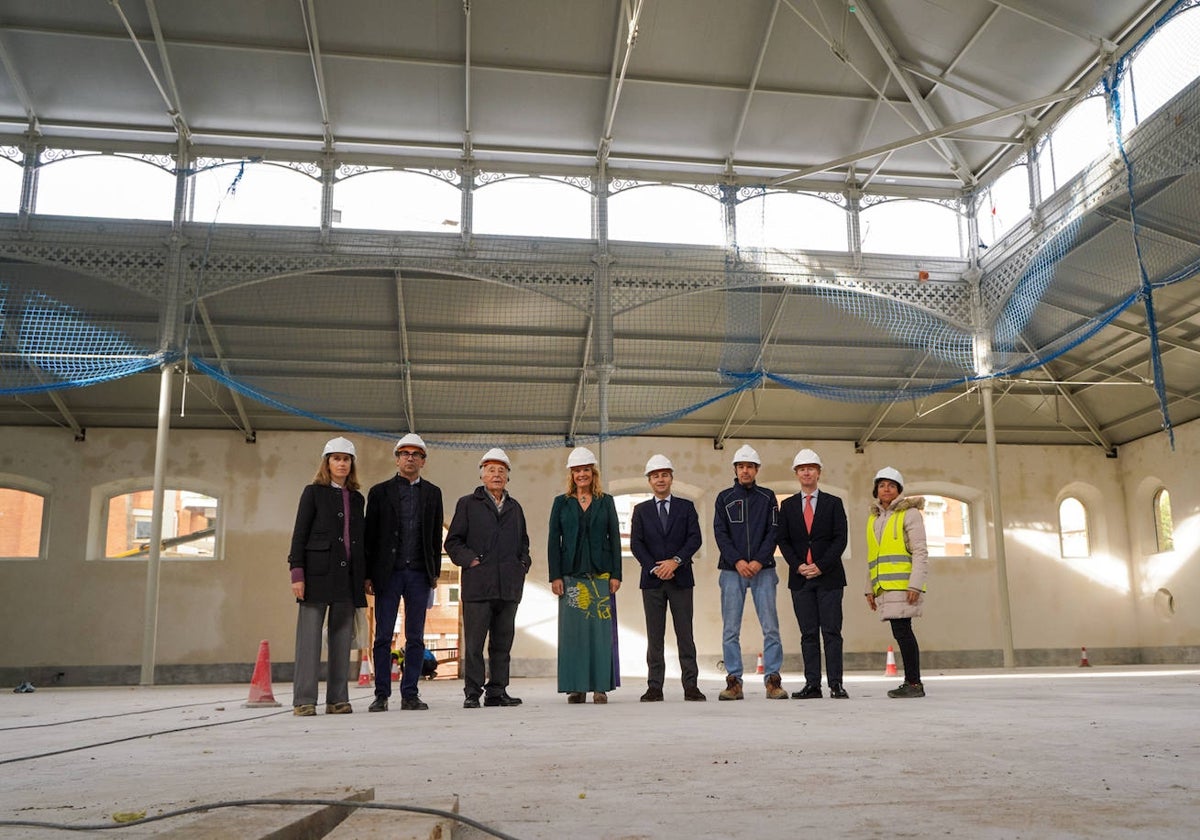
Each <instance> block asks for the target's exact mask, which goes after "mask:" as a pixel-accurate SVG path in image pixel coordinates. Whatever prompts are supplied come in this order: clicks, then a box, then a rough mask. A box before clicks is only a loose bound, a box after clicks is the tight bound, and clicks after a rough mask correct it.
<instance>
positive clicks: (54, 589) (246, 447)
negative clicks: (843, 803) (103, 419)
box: [0, 423, 1200, 684]
mask: <svg viewBox="0 0 1200 840" xmlns="http://www.w3.org/2000/svg"><path fill="white" fill-rule="evenodd" d="M329 436H330V435H329V434H326V433H308V432H260V433H259V435H258V440H257V443H255V444H247V443H245V442H244V441H243V439H242V437H241V436H240V435H238V434H234V433H225V432H211V431H172V432H171V437H170V456H169V463H168V465H167V469H166V474H167V477H168V484H169V485H170V486H176V487H184V488H189V487H190V488H197V489H201V490H204V491H206V492H209V493H211V494H213V495H216V496H217V497H219V498H220V500H221V519H220V523H219V527H218V555H219V556H218V557H217V558H215V559H211V560H165V561H164V562H163V563H162V568H161V574H160V583H159V610H158V633H157V648H156V663H157V664H158V665H159V666H164V667H168V668H174V669H176V670H175V672H176V673H177V674H183V675H187V674H192V675H193V677H191V678H194V679H204V677H203V674H204V673H206V671H205V669H206V667H207V668H208V669H209V671H208V672H209V673H214V674H215V673H216V669H217V668H218V666H223V665H228V664H229V663H240V664H246V663H253V661H254V657H255V654H256V652H257V647H258V641H259V640H260V639H267V640H269V641H270V643H271V649H272V655H273V661H274V662H276V663H279V662H290V661H291V659H292V646H293V640H294V621H295V606H294V602H293V600H292V598H291V595H290V591H289V587H288V577H287V571H286V555H287V550H288V542H289V537H290V532H291V526H292V520H293V518H294V515H295V505H296V500H297V498H298V496H299V492H300V489H301V487H302V486H303V485H304V484H305V483H307V482H308V481H310V480H311V478H312V475H313V473H314V471H315V468H316V466H317V463H318V460H319V453H320V451H321V447H322V445H323V444H324V441H325V440H326V439H327V438H328V437H329ZM154 438H155V435H154V432H153V430H122V429H93V430H89V432H88V436H87V440H86V441H85V442H82V443H76V442H74V441H73V440H72V439H71V436H70V435H69V434H68V433H66V432H63V431H61V430H51V429H41V428H6V429H5V430H4V434H3V438H2V441H0V484H2V485H7V486H25V487H35V488H39V489H40V490H41V491H43V492H47V493H48V499H47V504H46V516H47V527H46V530H45V535H46V536H45V539H44V546H43V556H42V557H40V558H38V559H4V560H0V587H2V588H3V591H4V592H5V593H7V596H8V597H7V598H6V607H5V609H4V610H3V611H2V614H0V638H3V640H4V642H5V644H3V645H2V646H0V673H5V674H19V673H25V672H30V671H31V670H32V669H36V670H38V672H39V673H45V672H46V671H47V670H53V671H55V673H58V672H61V673H64V675H65V677H64V679H63V682H64V683H68V684H69V683H72V682H74V683H79V682H88V681H136V679H137V669H138V667H139V663H140V660H141V649H142V638H143V627H144V622H145V618H146V616H145V609H144V604H145V587H146V561H145V560H144V559H127V560H103V559H98V558H97V556H96V555H97V554H98V553H99V550H98V549H97V548H96V547H95V546H96V544H97V543H96V540H95V537H94V531H95V529H96V528H98V527H100V525H101V523H100V522H99V506H98V501H97V500H98V499H100V498H101V497H103V495H104V493H103V492H96V490H95V488H97V487H103V486H106V485H108V486H111V485H113V483H114V482H120V481H123V480H132V481H135V482H139V483H141V484H142V485H143V486H149V484H150V479H151V477H152V475H153V471H154V464H153V458H154ZM1176 439H1177V445H1176V449H1175V451H1174V452H1171V451H1170V449H1169V448H1168V446H1167V442H1166V438H1165V436H1156V437H1155V438H1152V439H1148V440H1144V441H1138V442H1135V443H1133V444H1130V445H1127V446H1125V447H1123V448H1122V449H1121V451H1120V457H1119V458H1116V459H1111V458H1107V457H1105V455H1104V453H1102V452H1099V451H1097V450H1095V449H1093V448H1086V447H1060V448H1045V447H1036V448H1035V447H1001V448H1000V450H999V462H1000V480H1001V492H1002V499H1001V503H1002V507H1003V519H1004V522H1005V527H1004V529H1003V534H1004V544H1005V549H1006V552H1005V553H1006V561H1007V579H1008V587H1009V593H1010V605H1011V606H1010V614H1011V627H1012V642H1013V645H1014V647H1015V648H1016V650H1017V652H1018V664H1064V657H1065V658H1066V661H1067V662H1069V661H1070V659H1071V658H1072V657H1073V658H1075V659H1076V660H1077V657H1078V648H1079V647H1080V646H1081V645H1086V646H1087V647H1088V649H1089V652H1091V654H1092V656H1093V657H1099V656H1100V655H1102V654H1101V652H1102V651H1107V652H1108V656H1109V658H1110V659H1109V661H1114V662H1115V661H1124V662H1140V661H1180V660H1183V661H1196V656H1197V652H1198V651H1200V619H1198V618H1197V613H1196V611H1195V609H1194V607H1193V605H1194V604H1195V603H1196V602H1197V600H1198V596H1200V573H1198V572H1197V560H1198V557H1197V553H1198V552H1200V490H1198V489H1197V487H1196V482H1195V481H1194V479H1193V478H1192V475H1191V473H1192V471H1193V470H1194V467H1195V464H1196V463H1197V448H1198V446H1200V426H1198V425H1197V424H1194V423H1193V424H1190V425H1188V426H1184V427H1182V428H1180V429H1177V430H1176ZM355 440H356V443H357V445H358V447H359V453H360V457H359V475H360V480H362V481H363V483H364V485H367V486H369V485H370V484H372V483H374V482H377V481H381V480H383V479H385V478H387V477H389V476H390V475H391V474H392V472H393V469H394V468H393V462H392V459H391V455H390V447H391V442H390V441H381V440H373V439H368V438H355ZM741 442H742V441H735V440H731V441H729V442H728V445H727V446H726V448H725V449H724V450H723V451H714V449H713V446H712V443H711V441H708V440H683V439H675V438H669V439H668V438H660V439H655V438H647V437H643V438H636V439H621V440H615V441H610V442H608V443H606V444H605V445H604V446H603V447H595V448H596V449H597V450H598V451H599V454H600V455H601V458H602V461H603V470H602V473H603V475H602V477H603V480H604V483H605V487H606V489H607V490H608V491H609V492H613V493H618V494H620V493H629V492H644V491H645V490H646V483H645V480H644V478H643V477H642V468H643V465H644V463H645V460H646V458H647V457H648V456H649V455H650V454H652V453H653V452H656V451H661V452H663V453H665V454H667V455H668V456H669V457H671V459H672V460H673V461H674V464H675V475H676V485H675V490H676V492H677V493H679V494H680V495H684V496H688V497H690V498H692V499H693V500H694V501H695V502H696V504H697V506H698V508H699V511H700V518H701V527H702V532H703V534H704V540H705V544H704V546H703V547H702V549H701V551H700V553H699V554H698V556H697V558H696V569H697V575H696V576H697V590H696V625H695V626H696V639H697V647H698V649H699V653H700V662H701V668H702V669H705V670H711V669H715V668H716V666H717V663H718V661H719V660H720V658H721V618H720V611H719V604H718V601H719V599H718V589H717V571H716V561H717V555H716V551H715V547H714V543H713V540H712V516H713V509H712V504H713V499H714V498H715V496H716V493H717V492H719V491H720V490H721V489H723V488H724V487H726V486H728V485H729V484H730V483H731V482H732V481H733V474H732V466H731V463H730V461H731V458H732V453H733V451H734V450H735V449H736V447H737V445H739V444H740V443H741ZM751 443H753V445H754V446H756V448H757V449H758V451H759V453H760V455H761V456H762V458H763V460H764V466H763V468H762V470H761V472H760V474H759V482H760V484H762V485H764V486H766V487H769V488H771V489H773V490H775V491H777V492H778V493H781V494H783V493H791V492H792V491H793V490H794V489H795V488H796V480H795V478H794V476H793V475H792V473H791V471H790V469H789V466H790V463H791V458H792V455H793V454H794V452H795V451H796V450H797V449H798V448H800V445H801V444H799V443H797V442H794V441H751ZM804 445H811V446H813V448H815V449H817V451H818V452H819V453H820V454H821V456H822V458H823V460H824V462H825V468H824V472H823V476H822V482H821V486H822V489H824V490H826V491H828V492H833V493H836V494H838V495H841V496H842V497H843V499H844V500H845V502H846V507H847V511H848V514H849V518H850V548H849V550H848V557H847V569H848V573H849V577H850V581H851V583H850V587H849V588H848V590H847V593H846V601H845V613H846V620H845V628H844V636H845V640H846V652H847V666H848V667H850V668H855V667H860V668H871V669H873V668H876V667H882V661H883V651H884V650H886V648H887V646H888V644H890V643H891V636H890V632H889V629H888V627H887V625H886V624H884V623H882V622H880V621H878V620H877V619H876V617H875V615H874V614H872V613H870V612H869V610H868V609H867V608H866V605H865V599H864V598H863V597H862V591H863V586H864V583H865V568H866V560H865V549H864V545H863V542H864V541H863V537H862V534H863V533H864V530H865V523H866V508H867V503H868V501H869V497H870V487H871V479H872V476H873V475H874V473H875V471H876V470H877V469H878V468H879V467H881V466H884V465H890V466H894V467H897V468H898V469H900V470H901V471H902V472H903V473H904V475H905V478H906V482H907V483H906V486H905V488H904V489H905V493H906V494H921V493H940V494H943V495H949V496H956V497H958V498H960V499H963V500H965V501H967V502H969V503H970V505H971V506H972V507H971V509H972V516H973V520H972V521H973V531H974V535H975V546H976V548H975V555H976V556H973V557H970V558H934V559H933V561H932V563H933V571H932V578H931V582H930V587H929V595H928V598H927V605H926V614H925V616H924V618H922V619H920V620H919V622H918V624H917V631H918V638H919V639H920V641H921V645H922V652H923V658H924V659H925V663H926V665H927V667H935V668H936V667H957V666H981V665H999V664H1001V660H1000V651H1001V650H1002V649H1003V646H1004V642H1005V632H1006V631H1005V625H1004V622H1003V621H1002V611H1001V608H1000V597H999V589H998V585H997V568H998V554H999V552H998V547H997V544H996V540H995V534H994V529H993V528H992V527H991V526H992V518H993V515H992V509H991V500H990V498H989V493H988V480H987V476H988V466H987V457H986V450H985V448H984V447H982V446H972V445H959V446H948V445H943V444H909V443H906V444H886V443H875V444H871V445H869V446H868V447H867V449H866V451H865V452H864V453H862V454H857V453H855V452H854V450H853V448H852V446H851V445H850V444H849V443H846V442H825V443H822V442H804ZM479 455H480V453H479V452H476V451H473V450H472V451H460V450H451V449H442V448H434V449H432V450H431V452H430V457H429V460H428V462H427V466H426V471H425V475H426V477H427V478H428V479H429V480H431V481H433V482H434V483H435V484H438V485H439V486H440V487H441V488H442V491H443V495H444V497H445V507H446V515H447V516H449V515H450V514H451V513H452V512H453V507H454V501H455V499H457V497H458V496H460V495H463V494H465V493H469V492H471V491H472V490H473V489H474V487H475V486H476V484H477V476H478V473H477V467H476V464H477V461H478V458H479ZM510 456H511V457H512V458H513V464H514V469H513V473H512V481H511V484H510V487H509V489H510V491H511V493H512V494H513V495H514V496H515V497H516V498H518V499H519V500H520V501H521V504H522V505H523V506H524V508H525V511H526V516H527V518H528V523H529V526H530V533H531V538H532V541H533V557H534V565H533V570H532V572H531V574H530V576H529V580H528V582H527V585H526V592H525V598H524V601H523V602H522V605H521V609H520V611H519V613H518V618H517V622H518V635H517V640H516V643H515V646H514V650H513V655H514V674H517V675H526V676H541V675H548V674H552V673H553V672H554V662H555V650H556V633H557V606H556V601H555V599H554V598H553V597H552V596H551V594H550V592H549V586H548V582H547V580H546V557H545V539H546V521H547V518H548V516H549V509H550V503H551V500H552V498H553V496H554V495H555V494H556V493H559V492H562V490H563V489H564V487H565V478H566V470H565V467H564V463H565V458H566V450H565V449H554V450H530V451H514V452H511V453H510ZM1161 486H1166V487H1168V488H1169V490H1170V492H1171V499H1172V506H1173V509H1174V513H1175V523H1176V529H1175V550H1174V551H1173V552H1171V553H1169V554H1155V553H1153V552H1151V551H1148V550H1147V548H1148V546H1152V544H1153V520H1152V517H1151V504H1150V501H1149V499H1150V498H1151V497H1152V495H1153V493H1154V492H1155V490H1157V488H1159V487H1161ZM1066 495H1075V496H1077V497H1079V498H1081V499H1082V500H1083V501H1084V502H1085V504H1086V505H1087V507H1088V513H1089V522H1090V526H1091V532H1092V533H1091V539H1092V556H1091V557H1090V558H1088V559H1087V560H1072V561H1066V560H1063V559H1061V557H1060V556H1059V540H1058V525H1057V511H1058V503H1059V501H1061V499H1062V498H1064V497H1065V496H1066ZM1148 528H1149V529H1150V530H1149V532H1147V529H1148ZM1147 533H1149V535H1150V536H1149V540H1150V541H1149V542H1148V541H1147V539H1148V538H1147ZM636 571H637V570H636V568H635V566H634V562H633V561H632V560H630V561H628V565H627V571H626V573H625V577H626V579H627V584H626V586H624V587H623V588H622V590H621V593H620V595H619V596H618V601H619V624H620V628H621V644H622V654H621V662H622V670H623V672H624V673H626V674H629V675H630V676H636V675H639V674H644V673H645V664H644V633H645V622H644V619H643V615H642V609H641V605H640V601H641V599H640V596H639V594H638V590H637V585H636V581H637V576H636ZM1160 590H1166V591H1168V592H1169V595H1164V594H1163V593H1162V592H1160ZM1168 604H1170V605H1171V606H1170V608H1168V606H1167V605H1168ZM779 611H780V620H781V626H782V628H783V644H784V650H785V654H786V656H787V659H786V662H785V665H786V667H787V669H789V670H799V669H800V656H799V649H800V639H799V632H798V630H797V629H796V624H795V620H794V618H793V614H792V609H791V600H790V598H789V596H788V594H787V590H786V587H785V586H784V585H782V584H781V587H780V590H779ZM742 643H743V651H744V655H745V658H746V664H747V670H750V669H751V668H752V667H753V664H754V659H755V656H756V654H757V652H758V651H759V650H761V644H762V643H761V635H760V633H759V631H758V623H757V620H756V618H755V615H754V610H753V607H752V605H751V604H748V605H747V610H746V619H745V622H744V627H743V633H742ZM672 646H673V636H672V634H671V633H668V643H667V647H668V651H670V649H671V648H672ZM89 669H90V670H89ZM97 669H99V670H101V671H107V672H108V676H107V677H105V678H100V677H98V676H96V671H97ZM85 673H90V676H87V677H85V676H84V674H85ZM114 673H119V674H120V675H121V676H119V677H115V678H114V677H112V674H114ZM179 678H180V679H187V678H188V677H187V676H181V677H179Z"/></svg>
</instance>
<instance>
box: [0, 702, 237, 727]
mask: <svg viewBox="0 0 1200 840" xmlns="http://www.w3.org/2000/svg"><path fill="white" fill-rule="evenodd" d="M237 702H240V701H238V700H206V701H204V702H202V703H180V704H179V705H178V706H159V707H158V708H156V709H142V710H140V711H131V712H117V713H116V714H111V715H93V716H91V717H85V718H74V719H72V720H55V721H50V722H49V723H23V724H21V725H19V726H0V732H14V731H18V730H21V729H42V728H45V727H48V726H67V725H69V724H72V723H90V722H92V721H94V720H108V719H110V718H120V717H129V716H131V715H151V714H154V713H155V712H169V711H172V710H174V709H188V708H191V707H192V706H214V705H215V706H220V705H229V704H231V703H237Z"/></svg>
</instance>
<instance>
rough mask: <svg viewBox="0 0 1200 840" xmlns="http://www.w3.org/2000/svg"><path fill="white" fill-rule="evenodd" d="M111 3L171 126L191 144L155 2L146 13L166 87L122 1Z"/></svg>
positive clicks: (147, 8) (148, 5) (149, 4)
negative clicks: (165, 111)
mask: <svg viewBox="0 0 1200 840" xmlns="http://www.w3.org/2000/svg"><path fill="white" fill-rule="evenodd" d="M109 3H111V4H112V7H113V9H114V10H115V11H116V13H117V17H119V18H120V19H121V25H122V26H124V27H125V32H126V33H127V34H128V36H129V40H130V42H132V43H133V48H134V49H135V50H137V54H138V56H139V57H140V58H141V59H142V65H143V66H144V67H145V68H146V72H147V73H149V74H150V81H152V82H153V83H154V87H155V88H156V89H157V90H158V95H159V96H160V97H161V98H162V101H163V104H164V105H166V106H167V116H168V117H170V118H171V125H172V126H174V129H175V133H176V135H177V136H178V137H179V139H181V140H182V141H183V142H185V143H190V142H191V141H192V135H191V131H189V130H188V125H187V121H186V120H185V119H184V118H183V112H182V111H181V110H180V108H179V92H178V90H176V88H175V77H174V75H172V73H171V64H170V62H169V61H168V60H167V49H166V41H165V39H164V38H163V37H162V30H161V29H160V28H159V25H158V12H157V10H156V9H155V7H154V0H146V11H147V13H148V14H149V15H150V26H151V29H152V30H153V32H154V41H155V43H156V45H157V46H158V53H159V59H160V61H161V62H162V67H163V74H164V76H165V77H166V82H165V85H166V86H165V87H164V82H163V80H161V79H159V77H158V72H157V71H156V70H155V69H154V65H152V64H151V63H150V56H148V55H146V51H145V50H144V49H142V42H141V41H139V40H138V36H137V33H136V32H134V31H133V24H131V23H130V22H129V18H127V17H126V16H125V10H124V9H122V8H121V0H109ZM168 88H169V90H168Z"/></svg>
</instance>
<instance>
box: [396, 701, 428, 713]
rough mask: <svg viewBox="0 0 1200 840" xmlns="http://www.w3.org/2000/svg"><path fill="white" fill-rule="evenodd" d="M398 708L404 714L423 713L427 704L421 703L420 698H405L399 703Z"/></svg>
mask: <svg viewBox="0 0 1200 840" xmlns="http://www.w3.org/2000/svg"><path fill="white" fill-rule="evenodd" d="M400 708H401V709H402V710H403V711H406V712H416V711H424V710H425V709H428V708H429V704H428V703H423V702H421V698H420V697H405V698H404V699H403V700H401V701H400Z"/></svg>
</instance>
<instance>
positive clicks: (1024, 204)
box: [976, 163, 1029, 247]
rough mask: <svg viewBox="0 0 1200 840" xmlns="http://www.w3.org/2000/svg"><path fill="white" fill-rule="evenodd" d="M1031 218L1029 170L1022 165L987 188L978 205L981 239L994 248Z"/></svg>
mask: <svg viewBox="0 0 1200 840" xmlns="http://www.w3.org/2000/svg"><path fill="white" fill-rule="evenodd" d="M1028 215H1029V170H1028V169H1027V168H1026V165H1025V164H1023V163H1021V164H1017V165H1016V166H1013V167H1012V168H1011V169H1009V170H1008V171H1007V172H1005V173H1004V174H1003V175H1001V176H1000V177H999V178H997V179H996V180H995V181H992V183H991V184H990V185H988V188H987V190H985V191H984V194H983V197H982V199H981V200H980V202H979V208H978V214H977V216H976V221H977V222H978V224H979V238H980V240H981V242H982V244H983V245H984V246H985V247H986V246H990V245H994V244H995V243H996V242H997V241H998V240H1000V239H1001V238H1002V237H1003V236H1004V234H1006V233H1008V232H1009V231H1010V230H1012V229H1013V228H1014V227H1016V225H1017V223H1018V222H1020V221H1021V220H1022V219H1024V218H1025V217H1026V216H1028Z"/></svg>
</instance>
